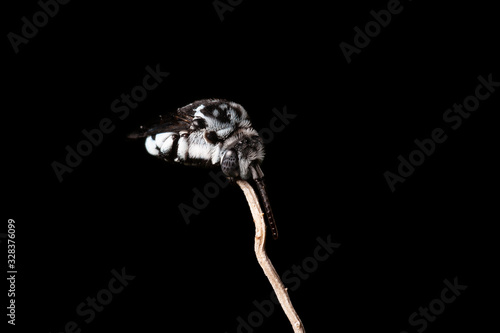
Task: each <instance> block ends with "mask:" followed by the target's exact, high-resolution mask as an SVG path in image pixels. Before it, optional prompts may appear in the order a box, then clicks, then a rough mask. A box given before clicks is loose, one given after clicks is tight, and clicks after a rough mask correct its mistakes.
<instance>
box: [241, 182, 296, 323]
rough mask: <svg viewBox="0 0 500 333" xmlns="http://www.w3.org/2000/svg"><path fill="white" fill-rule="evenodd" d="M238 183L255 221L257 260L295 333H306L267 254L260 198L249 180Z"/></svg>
mask: <svg viewBox="0 0 500 333" xmlns="http://www.w3.org/2000/svg"><path fill="white" fill-rule="evenodd" d="M237 183H238V185H239V186H240V187H241V189H242V190H243V193H244V194H245V197H246V199H247V201H248V205H249V206H250V211H251V212H252V217H253V221H254V223H255V247H254V248H255V255H256V256H257V261H258V262H259V264H260V267H262V270H263V271H264V274H265V275H266V276H267V278H268V280H269V282H270V283H271V286H272V287H273V289H274V292H275V293H276V296H277V297H278V301H279V302H280V304H281V307H282V308H283V311H284V312H285V314H286V316H287V317H288V320H289V321H290V323H291V324H292V327H293V331H294V332H295V333H305V329H304V325H302V321H301V320H300V318H299V316H298V315H297V312H295V309H294V308H293V305H292V302H291V301H290V297H289V296H288V292H287V288H285V285H284V284H283V282H281V279H280V277H279V276H278V273H276V270H275V269H274V266H273V264H272V263H271V260H269V257H268V256H267V254H266V249H265V244H266V225H265V223H264V218H263V215H264V213H262V209H261V207H260V204H259V199H258V198H257V195H256V194H255V191H254V190H253V188H252V186H250V184H248V182H246V181H244V180H238V181H237Z"/></svg>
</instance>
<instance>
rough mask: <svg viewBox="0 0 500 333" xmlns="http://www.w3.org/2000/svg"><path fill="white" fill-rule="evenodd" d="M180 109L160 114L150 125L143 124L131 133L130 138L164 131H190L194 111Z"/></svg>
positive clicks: (144, 136) (138, 137) (143, 136)
mask: <svg viewBox="0 0 500 333" xmlns="http://www.w3.org/2000/svg"><path fill="white" fill-rule="evenodd" d="M181 110H182V108H181V109H178V110H177V112H176V113H170V114H166V115H161V116H159V119H157V120H156V121H152V122H150V123H149V124H148V125H143V126H141V127H140V128H139V129H138V130H136V131H134V132H132V133H130V134H129V135H128V136H127V137H128V138H129V139H140V138H146V137H148V136H151V135H154V134H158V133H164V132H176V133H179V132H180V131H189V128H190V126H191V124H192V122H193V119H194V112H186V110H184V111H181Z"/></svg>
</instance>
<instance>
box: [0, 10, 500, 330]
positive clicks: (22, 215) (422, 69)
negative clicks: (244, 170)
mask: <svg viewBox="0 0 500 333" xmlns="http://www.w3.org/2000/svg"><path fill="white" fill-rule="evenodd" d="M402 6H403V10H402V12H401V13H400V14H397V15H394V16H393V17H392V20H391V22H390V24H389V25H388V26H387V27H385V28H383V29H382V30H381V32H380V33H379V34H378V35H377V36H376V37H373V38H372V40H371V42H370V44H369V45H368V46H367V47H366V48H363V49H362V50H361V52H360V53H359V54H354V55H353V56H352V62H351V63H350V64H348V63H347V62H346V59H345V57H344V56H343V54H342V51H341V49H340V48H339V44H340V43H341V42H347V43H349V44H353V38H354V34H355V32H354V30H353V28H354V27H355V26H358V27H360V28H363V27H364V25H365V24H366V23H367V22H369V21H371V20H373V18H372V16H371V15H370V11H371V10H375V11H379V10H381V9H385V8H386V7H387V1H375V2H374V1H372V2H363V3H361V2H353V1H337V2H334V4H333V5H332V4H329V5H326V4H323V3H319V2H309V3H308V2H296V3H294V4H290V3H289V2H286V1H277V2H273V4H269V3H268V2H264V1H260V2H259V1H257V2H255V1H242V2H241V4H239V5H237V6H235V7H234V10H233V11H231V12H230V11H228V12H225V13H224V20H223V21H221V20H220V18H219V16H218V15H217V12H216V10H215V9H214V7H213V4H212V1H203V2H180V1H177V2H175V3H172V4H170V3H169V4H164V3H160V2H153V1H150V2H143V1H141V2H140V3H139V2H130V3H123V2H116V3H115V4H114V5H110V4H109V3H108V4H106V5H104V4H102V3H101V2H81V1H72V2H70V3H69V4H67V5H61V6H60V8H59V12H58V13H57V15H56V16H55V17H53V18H50V19H49V21H48V23H47V25H46V26H44V27H42V28H40V29H39V32H38V34H37V35H36V36H35V37H33V38H32V39H30V40H29V42H28V43H27V44H23V45H21V46H20V47H19V53H17V54H15V53H14V51H13V48H12V46H11V45H10V42H9V40H8V38H7V37H6V36H7V34H8V33H9V32H14V33H17V34H20V31H21V27H22V24H23V22H22V21H21V18H22V17H23V16H26V17H28V18H29V19H30V20H31V17H32V15H33V14H34V13H36V12H37V11H39V10H40V7H39V5H38V4H37V3H36V1H24V3H23V4H22V5H19V6H18V7H15V8H14V7H12V8H8V9H5V10H4V13H3V16H4V20H3V21H4V22H5V23H6V24H5V27H4V36H5V37H4V43H3V46H4V48H3V54H6V56H5V60H4V65H5V67H6V73H7V74H6V75H5V79H6V80H5V83H4V86H3V93H4V98H3V99H2V101H3V103H2V110H3V112H2V119H3V120H2V132H3V133H4V134H3V137H4V138H3V142H4V144H3V145H4V148H3V151H4V153H3V154H2V155H3V156H4V157H3V158H4V163H3V164H4V173H3V174H4V179H5V181H6V183H7V186H6V187H4V198H6V201H5V200H4V203H5V204H4V205H3V207H4V209H3V215H4V222H3V223H4V225H5V226H2V229H1V230H2V232H6V224H7V222H6V221H7V219H9V218H12V219H15V221H16V251H17V252H16V264H17V270H18V274H17V280H16V289H17V290H16V291H17V293H16V304H17V307H16V311H17V312H16V329H18V330H19V331H26V330H27V329H28V328H31V329H36V330H37V331H39V332H61V331H64V326H65V325H66V323H67V322H69V321H75V322H76V323H77V324H78V325H79V327H80V329H81V331H82V332H101V331H108V332H109V331H111V332H120V331H126V330H130V329H131V328H132V327H140V331H141V332H142V331H156V330H158V331H159V330H161V331H173V330H178V331H179V330H180V331H183V332H200V331H210V332H212V331H213V332H228V333H229V332H236V331H237V326H238V322H237V318H238V317H239V316H241V317H243V318H247V316H248V315H249V314H250V313H251V312H253V311H255V310H256V308H255V307H254V305H253V304H252V301H254V300H257V301H262V300H264V299H267V298H268V297H269V293H270V291H271V287H270V285H269V283H268V281H267V279H266V278H265V276H264V275H263V273H262V271H261V269H260V267H259V266H258V264H257V261H256V259H255V255H254V252H253V235H254V225H253V223H252V220H251V215H250V211H249V210H248V207H247V203H246V202H245V200H244V197H243V194H242V193H241V191H240V190H239V189H238V188H237V187H236V186H229V187H227V188H225V189H223V190H221V192H220V194H219V195H218V196H217V197H216V198H214V199H211V200H210V203H209V205H208V206H207V207H206V208H205V209H203V210H202V211H201V212H200V214H199V215H197V216H193V217H192V218H191V223H190V224H189V225H187V224H186V223H185V222H184V220H183V217H182V215H181V214H180V212H179V209H178V207H179V205H180V204H181V203H185V204H189V205H192V199H193V196H194V194H193V189H194V188H198V189H200V190H202V189H203V186H204V185H205V184H206V183H207V182H210V181H211V178H210V177H209V175H208V171H207V170H203V169H194V168H189V167H182V166H172V165H169V164H166V163H164V162H162V161H160V160H157V159H155V158H153V157H151V156H150V155H148V154H147V152H146V150H145V149H144V147H143V142H134V141H127V140H126V139H125V137H126V134H127V133H129V132H130V131H132V130H134V129H136V128H137V127H138V126H139V125H141V124H142V123H144V122H146V121H148V120H149V119H152V118H153V117H155V116H157V115H158V114H161V113H168V112H171V111H173V110H175V109H176V108H178V107H181V106H184V105H186V104H188V103H191V102H193V101H195V100H198V99H202V98H226V99H229V100H234V101H236V102H238V103H240V104H242V105H243V106H244V107H245V108H246V110H247V111H248V112H249V114H250V116H251V117H252V120H253V124H254V125H255V127H256V128H257V129H261V128H266V127H269V122H270V120H271V119H272V118H273V117H274V113H273V112H272V110H273V109H274V108H276V109H278V110H283V108H284V107H286V110H287V112H288V113H290V114H293V115H296V117H295V118H294V119H293V120H291V121H290V123H289V124H288V125H286V127H285V129H284V130H283V131H282V132H280V133H276V134H275V137H274V139H273V140H272V142H270V143H269V144H268V145H267V155H266V160H265V162H264V164H263V170H264V172H265V174H266V179H267V185H268V190H269V195H270V199H271V202H272V205H273V209H274V213H275V217H276V220H277V223H278V227H279V231H280V239H279V240H278V241H276V242H275V241H272V240H271V239H270V238H269V240H268V246H267V248H268V253H269V256H270V258H271V260H272V261H273V263H274V265H275V267H276V269H277V271H278V272H279V273H280V274H281V273H283V272H285V271H286V270H288V269H291V267H292V265H300V264H301V263H302V260H304V258H307V257H311V256H312V255H313V251H314V249H315V247H316V246H317V244H318V243H317V241H316V239H317V237H321V238H323V239H326V238H327V236H328V235H330V237H331V239H332V241H334V242H337V243H340V244H341V246H340V247H339V248H338V249H337V250H335V252H334V253H333V254H332V255H331V256H330V257H329V258H328V260H327V261H325V262H320V263H319V264H318V268H317V269H316V270H315V271H314V272H312V273H310V275H309V277H308V278H307V279H305V280H301V283H300V288H298V289H297V290H295V291H293V292H290V295H291V298H292V301H293V303H294V305H295V308H296V310H297V312H298V313H299V315H300V316H301V319H302V321H303V323H304V325H305V327H306V329H307V331H308V332H330V331H331V332H362V331H373V330H377V331H378V330H380V331H385V332H395V333H396V332H397V333H399V332H401V331H408V332H417V329H418V328H421V326H418V327H412V326H410V324H409V322H408V317H409V316H410V315H411V314H412V313H413V312H415V311H418V309H419V307H427V306H428V305H429V303H430V302H431V301H433V300H434V299H436V298H439V297H440V294H441V290H442V289H443V288H444V286H445V285H444V284H443V281H444V280H445V279H448V280H450V281H453V279H454V278H457V279H458V282H459V283H460V284H463V285H467V286H468V287H467V289H466V290H465V291H463V292H462V295H460V296H459V297H458V298H457V299H456V300H455V301H454V302H453V303H451V304H449V305H446V308H445V310H444V312H443V313H442V314H440V315H439V316H437V319H436V320H435V321H434V322H431V323H429V324H428V326H427V327H426V329H425V331H426V332H455V331H457V330H461V329H462V330H463V329H469V330H473V331H481V330H483V331H484V330H485V329H487V328H488V327H490V326H491V325H492V324H493V323H494V322H495V316H496V313H497V312H496V309H494V308H493V307H492V306H491V305H490V304H489V303H490V302H495V303H498V298H497V297H496V296H494V295H493V294H492V293H493V292H494V291H495V289H496V287H495V278H494V276H495V275H496V273H494V270H493V268H494V265H495V264H497V259H495V258H496V256H495V255H494V253H495V251H494V250H495V249H496V248H497V246H496V244H497V240H496V237H495V236H494V231H493V230H494V225H495V223H498V213H497V210H498V209H496V210H495V208H497V206H498V195H497V192H498V186H497V185H498V183H497V182H496V180H497V173H498V164H497V163H496V162H495V159H496V158H495V157H496V155H498V148H497V144H496V143H497V142H498V125H499V122H498V121H495V120H493V117H494V115H495V113H497V112H498V98H499V96H498V94H499V92H498V90H499V88H497V91H496V92H495V93H493V94H491V96H490V98H488V99H487V100H486V101H484V102H481V104H480V106H479V109H478V110H477V111H476V112H475V113H473V114H472V115H471V116H470V118H468V119H465V120H464V121H463V123H462V125H461V126H460V128H458V129H457V130H452V129H451V128H450V127H449V126H448V125H446V124H445V123H444V121H443V119H442V116H443V113H444V112H445V111H446V110H447V109H448V108H450V107H452V106H453V104H454V103H462V102H463V100H464V98H465V97H467V96H469V95H472V94H474V91H475V88H476V86H477V84H478V83H479V82H478V79H477V77H478V76H479V75H482V76H483V77H487V76H488V75H489V74H490V73H492V76H493V80H495V81H500V71H499V70H498V69H499V66H498V59H500V57H499V52H498V51H497V46H498V32H499V29H498V28H499V23H498V22H499V21H498V15H496V14H495V10H494V9H493V5H485V4H483V5H482V4H478V3H475V4H474V5H472V4H471V3H463V4H462V3H456V2H453V3H452V2H450V3H448V4H441V5H440V6H439V7H438V6H437V5H436V4H435V3H434V2H431V1H413V2H408V1H405V2H402ZM4 7H5V5H4ZM9 7H10V5H9ZM157 64H159V66H160V68H161V70H162V71H165V72H169V73H170V74H169V76H168V77H167V78H165V79H164V81H163V82H162V83H161V84H160V85H159V86H158V87H157V88H156V89H155V90H153V91H151V92H149V93H148V96H147V98H146V99H145V100H144V101H143V102H141V103H140V104H139V106H138V107H137V108H136V109H134V110H132V111H131V113H130V115H129V116H128V117H126V118H125V119H123V120H120V119H119V118H118V117H117V115H116V114H114V113H113V112H112V111H111V108H110V105H111V103H112V102H113V101H114V100H115V99H117V98H119V97H120V95H121V94H122V93H125V94H127V93H130V91H131V89H132V88H133V87H135V86H136V85H138V84H141V83H142V78H143V77H144V75H145V74H146V70H145V67H146V66H151V67H152V68H154V67H155V66H156V65H157ZM103 118H109V119H111V120H112V121H113V124H114V125H115V130H114V131H113V132H112V133H110V134H106V135H105V136H104V139H103V141H102V143H101V144H100V145H98V146H97V147H94V148H93V151H92V153H91V154H90V155H89V156H87V157H84V158H83V160H82V162H81V164H80V165H78V166H77V167H75V168H74V170H73V172H72V173H67V174H65V175H64V180H63V181H62V182H59V181H58V179H57V177H56V175H55V173H54V171H53V169H52V167H51V163H53V161H58V162H61V163H64V159H65V155H66V150H65V147H66V146H67V145H69V146H71V147H73V148H75V147H76V145H77V144H78V142H80V141H81V140H82V139H84V137H83V135H82V133H81V131H82V130H83V129H87V130H90V129H92V128H95V127H97V126H98V124H99V122H100V121H101V119H103ZM437 127H441V128H443V129H445V131H446V134H447V135H448V139H447V141H445V142H444V143H443V144H440V145H438V146H437V147H436V150H435V152H434V154H432V156H430V157H428V158H426V160H425V162H424V163H423V164H422V165H421V166H418V167H416V168H415V171H414V172H413V174H412V175H411V176H409V177H408V179H407V180H406V181H405V182H404V183H398V184H397V185H396V191H395V192H394V193H392V192H391V190H390V189H389V186H388V185H387V183H386V181H385V179H384V176H383V174H384V172H386V171H391V172H397V167H398V164H399V161H398V159H397V157H398V155H400V154H401V155H403V156H405V157H407V156H408V155H409V154H410V152H412V151H413V150H414V149H415V148H416V146H415V144H414V143H413V141H414V140H415V139H419V140H422V139H425V138H429V137H430V133H431V131H432V130H433V129H435V128H437ZM4 244H5V243H3V244H2V245H4ZM2 248H4V247H2ZM4 249H5V248H4ZM2 265H3V264H2ZM2 267H5V266H2ZM123 267H125V270H126V272H127V274H129V275H133V276H135V279H134V280H133V281H131V282H130V283H129V285H128V286H127V287H126V288H125V289H124V290H123V291H122V292H121V293H119V294H118V295H115V296H114V298H113V300H112V302H111V303H110V304H108V305H106V306H105V308H104V310H103V311H102V312H101V313H98V314H97V316H96V317H95V319H94V320H92V321H91V322H90V323H85V322H84V319H86V318H87V317H81V316H79V315H78V314H77V313H76V311H75V309H76V307H77V306H78V305H79V304H80V303H82V302H85V300H86V298H87V297H95V296H96V294H97V293H98V292H99V291H100V290H102V289H103V288H106V287H107V285H108V282H109V280H110V279H111V278H112V274H111V270H112V269H115V270H117V271H121V269H122V268H123ZM2 271H4V272H5V271H6V269H5V268H4V269H2ZM496 276H497V277H498V275H496ZM496 280H498V279H496ZM4 288H6V289H7V288H8V286H7V285H6V284H5V285H4ZM0 294H2V295H3V296H2V297H3V298H2V299H3V301H2V302H3V303H2V304H4V305H2V308H4V309H5V306H6V304H7V301H8V300H7V297H6V295H5V294H6V290H5V291H1V292H0ZM4 311H6V310H4ZM2 318H3V319H2V321H6V320H7V319H6V316H5V315H4V314H2ZM9 328H12V327H9ZM254 331H255V332H277V331H278V332H290V331H291V327H290V324H289V323H288V321H287V319H286V317H285V315H284V314H283V312H282V311H281V309H275V311H274V314H273V315H272V316H271V317H269V318H265V320H264V322H263V323H262V324H261V325H259V326H258V327H256V328H254ZM243 332H244V330H243Z"/></svg>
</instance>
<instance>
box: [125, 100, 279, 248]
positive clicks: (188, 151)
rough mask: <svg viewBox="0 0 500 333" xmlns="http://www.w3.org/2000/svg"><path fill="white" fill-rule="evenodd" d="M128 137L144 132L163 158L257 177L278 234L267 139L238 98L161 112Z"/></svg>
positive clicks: (148, 147) (153, 152) (150, 146)
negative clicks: (268, 181) (266, 165)
mask: <svg viewBox="0 0 500 333" xmlns="http://www.w3.org/2000/svg"><path fill="white" fill-rule="evenodd" d="M128 137H129V138H132V139H136V138H146V142H145V146H146V150H147V152H148V153H149V154H151V155H153V156H156V157H158V158H160V159H163V160H164V161H167V162H171V163H180V164H184V165H194V166H203V167H217V166H220V168H221V169H222V172H223V173H224V174H225V175H226V176H227V177H228V178H230V179H231V180H235V179H243V180H247V179H253V180H254V181H255V183H256V184H257V188H258V190H259V192H260V194H261V198H262V202H263V204H264V208H265V211H266V215H267V219H268V222H269V226H270V228H271V232H272V235H273V238H274V239H276V238H277V237H278V231H277V229H276V225H275V223H274V217H273V213H272V210H271V206H270V203H269V199H268V197H267V193H266V188H265V185H264V181H263V178H264V173H263V172H262V169H261V168H260V165H261V164H262V162H263V160H264V155H265V152H264V143H263V141H262V138H261V137H260V136H259V133H258V132H257V131H256V130H255V129H254V128H253V127H252V123H251V121H250V118H249V116H248V113H247V111H246V110H245V109H244V108H243V106H241V105H240V104H238V103H235V102H231V101H227V100H223V99H203V100H198V101H195V102H193V103H190V104H188V105H186V106H184V107H181V108H179V109H177V111H176V112H173V113H170V114H166V115H162V116H160V119H159V120H158V121H156V122H153V123H152V124H151V125H149V126H141V128H140V130H138V131H136V132H133V133H131V134H130V135H129V136H128Z"/></svg>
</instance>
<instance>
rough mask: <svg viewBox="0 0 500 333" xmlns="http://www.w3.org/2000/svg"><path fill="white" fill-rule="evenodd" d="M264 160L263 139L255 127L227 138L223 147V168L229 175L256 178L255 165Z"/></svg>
mask: <svg viewBox="0 0 500 333" xmlns="http://www.w3.org/2000/svg"><path fill="white" fill-rule="evenodd" d="M263 160H264V144H263V142H262V139H261V137H260V136H259V134H258V133H257V132H256V131H255V130H254V129H251V128H247V129H243V130H241V131H240V132H239V133H236V134H235V135H233V136H232V137H231V138H230V139H228V140H226V144H225V145H224V147H223V149H222V155H221V169H222V172H224V174H225V175H226V176H227V177H231V178H241V179H245V180H246V179H249V178H250V177H253V178H255V176H256V175H254V174H253V173H255V171H252V169H254V170H255V168H253V166H255V165H259V164H260V163H262V161H263ZM259 170H260V168H259Z"/></svg>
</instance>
